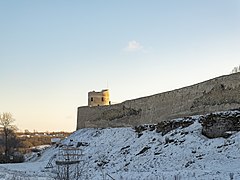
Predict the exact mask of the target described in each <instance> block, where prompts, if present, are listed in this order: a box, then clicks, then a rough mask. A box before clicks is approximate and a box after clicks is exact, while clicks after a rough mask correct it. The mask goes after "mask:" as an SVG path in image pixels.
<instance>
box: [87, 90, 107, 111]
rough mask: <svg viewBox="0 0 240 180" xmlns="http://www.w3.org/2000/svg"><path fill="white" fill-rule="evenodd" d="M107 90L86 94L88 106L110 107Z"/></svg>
mask: <svg viewBox="0 0 240 180" xmlns="http://www.w3.org/2000/svg"><path fill="white" fill-rule="evenodd" d="M110 104H111V102H110V98H109V90H108V89H104V90H102V91H101V92H95V91H91V92H88V106H90V107H92V106H106V105H110Z"/></svg>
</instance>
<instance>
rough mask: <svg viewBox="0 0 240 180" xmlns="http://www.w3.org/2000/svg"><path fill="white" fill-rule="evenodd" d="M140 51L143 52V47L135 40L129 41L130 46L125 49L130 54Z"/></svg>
mask: <svg viewBox="0 0 240 180" xmlns="http://www.w3.org/2000/svg"><path fill="white" fill-rule="evenodd" d="M140 50H143V46H142V45H141V44H140V43H139V42H137V41H135V40H133V41H129V42H128V46H127V47H126V48H125V51H129V52H135V51H140Z"/></svg>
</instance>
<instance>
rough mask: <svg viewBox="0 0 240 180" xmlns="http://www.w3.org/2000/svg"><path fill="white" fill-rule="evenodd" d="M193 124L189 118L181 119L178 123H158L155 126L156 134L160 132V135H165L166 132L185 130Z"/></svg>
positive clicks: (174, 121)
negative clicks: (178, 129)
mask: <svg viewBox="0 0 240 180" xmlns="http://www.w3.org/2000/svg"><path fill="white" fill-rule="evenodd" d="M193 123H194V120H193V119H192V118H191V117H186V118H183V119H181V120H180V121H176V120H173V121H163V122H159V123H158V124H157V126H156V132H158V133H159V132H161V133H162V135H165V134H167V133H168V132H170V131H172V130H174V129H177V128H179V127H181V128H185V127H188V126H190V125H191V124H193Z"/></svg>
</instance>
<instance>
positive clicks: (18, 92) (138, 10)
mask: <svg viewBox="0 0 240 180" xmlns="http://www.w3.org/2000/svg"><path fill="white" fill-rule="evenodd" d="M239 64H240V0H231V1H227V0H198V1H194V0H181V1H180V0H164V1H163V0H119V1H112V0H105V1H99V0H87V1H83V0H71V1H67V0H65V1H63V0H51V1H50V0H38V1H33V0H21V1H20V0H15V1H14V0H0V113H2V112H11V113H12V114H13V116H14V118H15V119H16V122H15V124H16V125H17V126H18V127H19V129H21V130H24V129H28V130H30V131H32V130H38V131H45V130H48V131H59V130H65V131H73V130H75V128H76V119H77V107H78V106H85V105H87V93H88V91H92V90H96V91H100V90H102V89H105V88H109V89H110V93H111V101H112V102H122V101H124V100H127V99H133V98H137V97H142V96H147V95H152V94H156V93H160V92H163V91H168V90H173V89H176V88H180V87H183V86H186V85H191V84H194V83H198V82H201V81H204V80H207V79H210V78H214V77H216V76H220V75H224V74H229V73H230V72H231V70H232V69H233V67H234V66H237V65H239Z"/></svg>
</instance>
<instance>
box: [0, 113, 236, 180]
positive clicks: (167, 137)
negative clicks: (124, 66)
mask: <svg viewBox="0 0 240 180" xmlns="http://www.w3.org/2000/svg"><path fill="white" fill-rule="evenodd" d="M234 113H238V114H240V112H239V111H231V112H220V113H218V114H224V115H229V116H231V114H234ZM190 119H191V121H193V124H191V125H190V126H188V127H185V128H182V127H179V128H176V129H173V130H171V131H170V132H168V133H166V134H164V135H162V133H161V132H156V130H155V129H153V128H151V127H150V128H148V129H147V130H144V131H142V132H141V133H142V134H141V135H139V133H137V132H136V131H135V129H134V128H108V129H81V130H79V131H76V132H75V133H73V134H72V135H71V136H70V137H69V138H67V139H66V140H64V141H63V142H62V144H72V145H73V146H74V147H75V146H77V145H78V146H79V145H80V148H81V149H82V153H83V155H82V156H81V166H80V168H81V169H82V170H83V171H82V177H81V178H80V179H103V178H105V179H111V178H113V179H124V180H125V179H149V180H155V179H160V180H162V179H163V180H168V179H184V180H185V179H203V180H206V179H223V180H226V179H240V133H239V132H235V133H233V135H232V136H230V137H229V138H226V139H225V138H214V139H209V138H207V137H205V136H203V135H202V125H201V123H200V122H199V121H201V120H202V117H201V116H194V117H191V118H190ZM183 120H186V118H185V119H177V120H174V121H176V122H179V121H183ZM58 148H59V147H57V148H56V147H51V148H49V149H47V150H45V151H44V152H43V153H42V156H40V157H38V158H34V160H33V161H29V162H25V163H21V164H2V165H0V179H13V178H15V179H16V178H17V179H29V180H33V179H39V180H44V179H47V180H48V179H49V180H50V179H54V177H55V174H54V172H56V164H55V162H54V161H53V165H54V168H53V169H45V168H44V167H45V166H46V165H47V163H48V161H49V159H50V158H51V157H53V156H54V155H55V154H57V153H58ZM108 175H109V176H108Z"/></svg>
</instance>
